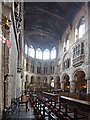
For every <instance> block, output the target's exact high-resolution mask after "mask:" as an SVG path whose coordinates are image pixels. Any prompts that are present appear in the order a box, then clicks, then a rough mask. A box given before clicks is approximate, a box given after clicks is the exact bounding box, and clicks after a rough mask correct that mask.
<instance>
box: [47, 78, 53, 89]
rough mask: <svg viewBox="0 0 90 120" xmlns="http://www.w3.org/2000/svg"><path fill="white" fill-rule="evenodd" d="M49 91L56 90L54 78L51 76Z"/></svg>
mask: <svg viewBox="0 0 90 120" xmlns="http://www.w3.org/2000/svg"><path fill="white" fill-rule="evenodd" d="M48 87H49V89H50V90H51V89H52V88H54V77H53V76H50V77H49V84H48Z"/></svg>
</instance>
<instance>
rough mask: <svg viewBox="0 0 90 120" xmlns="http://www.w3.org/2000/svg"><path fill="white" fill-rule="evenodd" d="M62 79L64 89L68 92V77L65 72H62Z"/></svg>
mask: <svg viewBox="0 0 90 120" xmlns="http://www.w3.org/2000/svg"><path fill="white" fill-rule="evenodd" d="M62 80H63V83H64V91H66V92H70V77H69V75H68V74H67V73H64V74H63V76H62Z"/></svg>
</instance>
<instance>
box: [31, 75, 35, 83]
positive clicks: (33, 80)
mask: <svg viewBox="0 0 90 120" xmlns="http://www.w3.org/2000/svg"><path fill="white" fill-rule="evenodd" d="M34 83H35V77H34V76H31V80H30V84H34Z"/></svg>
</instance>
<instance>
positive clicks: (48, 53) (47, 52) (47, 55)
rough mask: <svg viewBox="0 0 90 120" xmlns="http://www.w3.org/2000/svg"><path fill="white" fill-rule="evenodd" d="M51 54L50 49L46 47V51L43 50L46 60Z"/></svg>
mask: <svg viewBox="0 0 90 120" xmlns="http://www.w3.org/2000/svg"><path fill="white" fill-rule="evenodd" d="M49 55H50V52H49V50H48V49H45V50H44V52H43V59H44V60H47V59H49Z"/></svg>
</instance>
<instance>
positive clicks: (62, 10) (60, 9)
mask: <svg viewBox="0 0 90 120" xmlns="http://www.w3.org/2000/svg"><path fill="white" fill-rule="evenodd" d="M83 4H84V3H83V2H25V3H24V21H25V24H24V26H25V39H26V40H27V41H28V42H29V41H30V43H35V44H37V47H38V46H40V45H41V46H44V47H46V46H49V47H52V46H54V45H56V44H58V41H59V40H60V38H61V36H62V34H63V32H64V31H65V29H66V27H67V26H68V25H71V23H72V20H73V18H74V16H75V15H76V13H77V12H78V11H79V10H80V9H81V7H82V6H83Z"/></svg>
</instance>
